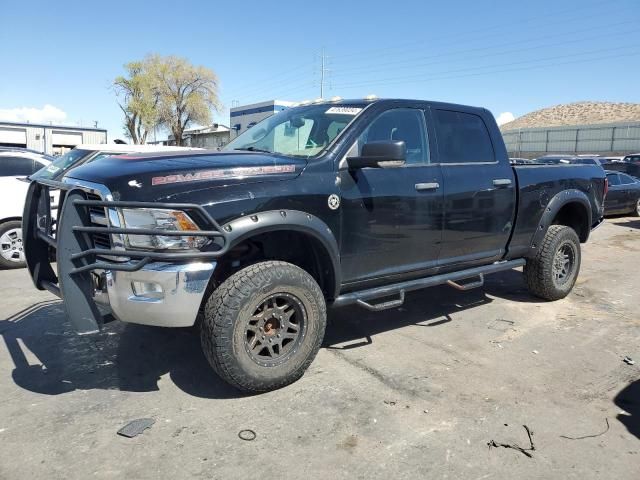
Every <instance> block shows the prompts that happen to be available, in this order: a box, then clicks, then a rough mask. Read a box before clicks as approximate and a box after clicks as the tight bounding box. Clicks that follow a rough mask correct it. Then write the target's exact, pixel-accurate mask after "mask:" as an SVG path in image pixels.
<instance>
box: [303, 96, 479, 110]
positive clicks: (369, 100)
mask: <svg viewBox="0 0 640 480" xmlns="http://www.w3.org/2000/svg"><path fill="white" fill-rule="evenodd" d="M394 102H406V103H422V104H427V105H430V106H434V107H440V108H442V107H444V108H447V107H449V108H456V107H458V108H460V107H462V108H466V109H469V108H471V109H477V110H479V111H480V110H485V109H484V108H482V107H474V106H471V105H462V104H458V103H448V102H438V101H435V100H419V99H415V98H355V99H348V98H345V99H340V100H334V101H331V100H324V101H322V102H320V101H318V102H310V103H303V104H298V106H303V105H358V106H362V107H365V106H367V105H372V104H385V103H394Z"/></svg>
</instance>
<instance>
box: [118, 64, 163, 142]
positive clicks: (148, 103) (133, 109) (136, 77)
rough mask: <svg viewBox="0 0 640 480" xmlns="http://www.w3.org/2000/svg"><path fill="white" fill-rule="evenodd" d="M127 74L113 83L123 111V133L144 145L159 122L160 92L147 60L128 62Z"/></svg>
mask: <svg viewBox="0 0 640 480" xmlns="http://www.w3.org/2000/svg"><path fill="white" fill-rule="evenodd" d="M125 69H126V70H127V76H119V77H117V78H116V79H115V80H114V82H113V88H114V90H115V92H116V97H117V98H118V106H119V107H120V109H121V110H122V113H124V132H125V135H126V136H127V137H129V138H130V139H131V141H132V142H133V143H134V144H144V143H145V142H146V141H147V135H148V133H149V132H150V131H151V130H152V129H153V128H155V127H156V125H157V124H158V122H159V120H158V111H157V107H158V94H157V89H155V88H154V86H153V82H152V77H151V76H150V75H149V74H148V72H147V68H146V63H145V62H130V63H127V64H126V65H125Z"/></svg>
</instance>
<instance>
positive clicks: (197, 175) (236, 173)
mask: <svg viewBox="0 0 640 480" xmlns="http://www.w3.org/2000/svg"><path fill="white" fill-rule="evenodd" d="M295 171H296V166H295V165H271V166H264V167H236V168H223V169H216V170H202V171H199V172H194V173H175V174H172V175H165V176H162V177H153V178H152V179H151V185H166V184H169V183H185V182H198V181H200V180H211V179H214V178H231V177H254V176H257V175H272V174H275V173H293V172H295Z"/></svg>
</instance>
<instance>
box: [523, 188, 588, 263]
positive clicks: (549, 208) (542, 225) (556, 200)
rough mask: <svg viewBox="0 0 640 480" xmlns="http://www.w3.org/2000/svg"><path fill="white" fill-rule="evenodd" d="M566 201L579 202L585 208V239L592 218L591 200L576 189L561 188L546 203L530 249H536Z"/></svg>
mask: <svg viewBox="0 0 640 480" xmlns="http://www.w3.org/2000/svg"><path fill="white" fill-rule="evenodd" d="M568 203H579V204H580V205H582V207H583V208H584V210H585V213H586V216H587V230H586V232H587V233H586V236H585V238H584V240H582V239H581V241H586V240H587V238H588V237H589V232H590V231H591V225H592V218H591V202H589V197H587V195H586V194H585V193H584V192H582V191H580V190H576V189H569V190H563V191H561V192H559V193H557V194H556V195H554V197H553V198H552V199H551V200H550V201H549V203H547V205H546V207H545V209H544V213H543V214H542V217H541V218H540V221H539V222H538V228H537V229H536V232H535V233H534V234H533V238H532V240H531V249H532V250H534V251H535V250H536V249H537V247H538V245H540V242H542V239H543V238H544V236H545V234H546V233H547V230H548V228H549V226H550V225H551V224H552V222H553V220H554V219H555V218H556V215H557V214H558V212H559V211H560V209H561V208H562V207H564V206H565V205H567V204H568Z"/></svg>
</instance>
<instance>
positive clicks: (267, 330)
mask: <svg viewBox="0 0 640 480" xmlns="http://www.w3.org/2000/svg"><path fill="white" fill-rule="evenodd" d="M279 328H280V321H279V320H278V319H277V318H270V319H269V320H267V321H266V322H265V323H264V327H263V329H264V334H265V335H268V336H273V335H275V334H276V332H277V331H278V329H279Z"/></svg>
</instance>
